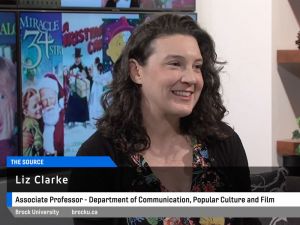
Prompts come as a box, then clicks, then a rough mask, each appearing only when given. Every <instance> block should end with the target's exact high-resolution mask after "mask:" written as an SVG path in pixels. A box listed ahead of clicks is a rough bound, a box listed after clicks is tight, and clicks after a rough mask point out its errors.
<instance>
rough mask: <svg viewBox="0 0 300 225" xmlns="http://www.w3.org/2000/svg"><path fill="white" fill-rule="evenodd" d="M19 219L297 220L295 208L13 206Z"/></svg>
mask: <svg viewBox="0 0 300 225" xmlns="http://www.w3.org/2000/svg"><path fill="white" fill-rule="evenodd" d="M9 210H10V212H11V213H12V214H13V216H14V217H19V218H37V217H39V218H41V217H44V218H59V217H60V218H62V217H64V218H71V217H202V216H206V217H223V216H224V217H300V214H299V212H300V209H299V208H297V207H269V208H266V207H256V208H252V207H230V208H229V207H228V208H227V207H226V208H221V207H207V208H204V207H172V208H171V207H147V208H143V207H126V208H125V207H124V208H121V207H103V208H102V207H101V208H100V207H13V208H9Z"/></svg>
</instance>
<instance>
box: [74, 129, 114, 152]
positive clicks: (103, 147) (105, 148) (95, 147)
mask: <svg viewBox="0 0 300 225" xmlns="http://www.w3.org/2000/svg"><path fill="white" fill-rule="evenodd" d="M111 152H112V142H111V140H110V139H109V138H106V137H104V136H103V135H102V134H101V132H100V131H99V130H97V131H96V132H95V133H94V134H92V136H90V137H89V138H88V139H87V140H86V141H85V142H84V143H83V144H82V145H81V147H80V148H79V150H78V153H77V156H107V155H108V156H109V155H111Z"/></svg>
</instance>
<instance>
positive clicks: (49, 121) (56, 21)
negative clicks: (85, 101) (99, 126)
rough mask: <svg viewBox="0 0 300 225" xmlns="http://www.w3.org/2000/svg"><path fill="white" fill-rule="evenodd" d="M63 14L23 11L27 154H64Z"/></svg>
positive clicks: (24, 108)
mask: <svg viewBox="0 0 300 225" xmlns="http://www.w3.org/2000/svg"><path fill="white" fill-rule="evenodd" d="M61 24H62V21H61V13H50V12H48V13H42V12H39V13H36V12H24V13H21V14H20V21H19V26H20V48H21V73H22V74H21V75H22V115H23V118H22V120H23V121H22V130H23V146H22V153H23V155H24V156H56V155H59V156H61V155H64V111H65V109H64V105H65V102H64V100H65V91H64V89H63V86H64V84H63V67H62V50H63V48H62V34H61V33H62V29H61Z"/></svg>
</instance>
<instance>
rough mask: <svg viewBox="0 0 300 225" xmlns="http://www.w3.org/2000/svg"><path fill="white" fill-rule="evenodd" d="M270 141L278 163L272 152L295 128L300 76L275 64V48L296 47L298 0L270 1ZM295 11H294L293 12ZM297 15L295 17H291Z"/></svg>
mask: <svg viewBox="0 0 300 225" xmlns="http://www.w3.org/2000/svg"><path fill="white" fill-rule="evenodd" d="M272 11H273V16H272V22H273V23H272V28H273V31H272V40H273V42H272V62H273V63H272V97H273V99H272V125H273V129H272V131H273V133H272V143H273V149H274V152H273V153H274V154H273V155H272V156H273V163H274V164H276V163H277V162H279V164H280V163H281V158H280V157H278V156H277V154H276V151H275V149H276V140H278V139H285V138H290V137H291V133H292V131H293V130H295V129H296V128H297V123H296V117H297V116H300V108H299V107H300V104H299V98H300V91H299V90H300V88H299V87H300V79H299V78H298V77H296V76H295V75H294V74H292V73H290V72H289V71H287V70H286V69H285V68H283V67H282V66H279V67H278V66H277V62H276V51H277V49H297V46H296V45H295V40H296V39H297V33H298V32H299V22H298V21H297V17H299V16H300V2H299V0H291V1H288V0H284V1H283V0H273V4H272ZM293 11H295V13H296V14H294V12H293ZM295 15H297V17H296V16H295Z"/></svg>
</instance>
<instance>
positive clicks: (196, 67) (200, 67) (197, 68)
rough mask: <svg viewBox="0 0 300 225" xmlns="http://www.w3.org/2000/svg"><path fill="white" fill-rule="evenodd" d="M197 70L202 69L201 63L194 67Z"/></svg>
mask: <svg viewBox="0 0 300 225" xmlns="http://www.w3.org/2000/svg"><path fill="white" fill-rule="evenodd" d="M194 68H195V69H196V70H199V71H201V69H202V65H201V64H199V65H195V67H194Z"/></svg>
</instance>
